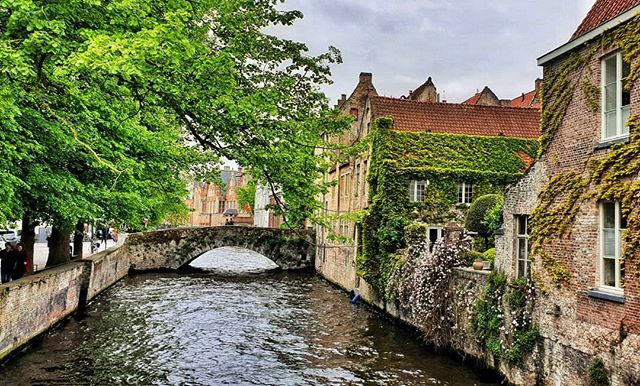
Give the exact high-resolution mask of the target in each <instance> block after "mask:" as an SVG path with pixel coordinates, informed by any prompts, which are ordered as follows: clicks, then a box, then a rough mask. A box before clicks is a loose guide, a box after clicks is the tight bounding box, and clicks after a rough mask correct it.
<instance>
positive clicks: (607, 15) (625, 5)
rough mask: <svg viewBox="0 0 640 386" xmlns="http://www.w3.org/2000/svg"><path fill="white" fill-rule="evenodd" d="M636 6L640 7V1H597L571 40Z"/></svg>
mask: <svg viewBox="0 0 640 386" xmlns="http://www.w3.org/2000/svg"><path fill="white" fill-rule="evenodd" d="M636 5H640V0H597V1H596V3H595V4H594V5H593V7H592V8H591V10H590V11H589V13H588V14H587V16H586V17H585V18H584V20H583V21H582V23H581V24H580V26H579V27H578V29H577V30H576V32H574V34H573V36H571V40H573V39H576V38H579V37H580V36H582V35H584V34H586V33H587V32H590V31H593V30H594V29H596V28H598V27H599V26H601V25H603V24H604V23H606V22H608V21H609V20H612V19H614V18H615V17H616V16H618V15H620V14H622V13H624V12H626V11H628V10H629V9H631V8H632V7H635V6H636Z"/></svg>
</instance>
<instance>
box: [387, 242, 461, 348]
mask: <svg viewBox="0 0 640 386" xmlns="http://www.w3.org/2000/svg"><path fill="white" fill-rule="evenodd" d="M407 233H410V232H407ZM410 234H411V240H410V242H409V240H408V242H407V244H408V248H407V261H406V262H405V264H404V265H402V266H398V267H397V268H396V270H395V271H394V272H393V273H392V275H391V277H390V280H389V286H388V287H387V292H386V293H387V297H388V298H389V299H394V300H395V301H396V304H397V305H398V306H399V307H400V309H401V311H402V312H405V313H407V315H408V316H410V317H411V318H412V319H413V320H414V321H415V322H416V323H418V324H419V325H420V327H421V330H422V331H423V332H424V335H425V339H427V340H428V341H429V342H430V343H432V344H434V345H435V346H436V347H441V346H445V345H447V344H449V342H450V338H451V334H452V332H453V331H454V329H455V324H456V322H455V321H456V318H455V315H454V312H453V300H454V294H453V293H451V290H450V279H451V274H452V272H453V268H454V267H455V266H457V265H460V261H461V260H462V258H463V256H465V255H466V254H467V252H469V250H470V247H471V239H470V238H465V239H463V240H460V241H457V242H454V243H445V241H444V239H440V240H438V241H437V242H436V243H435V244H434V245H433V252H430V245H429V240H428V238H427V235H426V233H424V235H423V236H422V237H420V234H419V233H417V232H411V233H410Z"/></svg>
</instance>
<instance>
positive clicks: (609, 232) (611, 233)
mask: <svg viewBox="0 0 640 386" xmlns="http://www.w3.org/2000/svg"><path fill="white" fill-rule="evenodd" d="M602 247H603V248H602V253H603V256H604V257H615V255H616V231H615V230H614V229H604V230H603V231H602Z"/></svg>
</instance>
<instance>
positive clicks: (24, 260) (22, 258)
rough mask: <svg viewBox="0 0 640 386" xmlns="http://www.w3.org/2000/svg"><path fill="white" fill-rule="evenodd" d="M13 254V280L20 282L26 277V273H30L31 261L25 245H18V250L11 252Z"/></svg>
mask: <svg viewBox="0 0 640 386" xmlns="http://www.w3.org/2000/svg"><path fill="white" fill-rule="evenodd" d="M11 253H12V254H13V273H12V274H11V279H12V280H18V279H20V278H21V277H23V276H24V274H25V273H26V272H29V259H28V256H27V251H25V250H24V244H23V243H18V244H17V245H16V249H14V250H13V251H11Z"/></svg>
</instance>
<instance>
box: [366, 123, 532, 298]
mask: <svg viewBox="0 0 640 386" xmlns="http://www.w3.org/2000/svg"><path fill="white" fill-rule="evenodd" d="M367 140H368V143H370V145H371V149H370V160H371V164H370V170H369V186H370V197H371V204H370V206H369V211H368V213H367V215H366V216H365V218H364V219H363V242H364V248H363V253H362V255H361V256H359V257H358V272H359V273H360V274H361V275H362V276H363V277H364V278H365V279H366V280H367V281H368V282H369V283H371V284H372V285H373V286H374V287H375V288H376V289H377V290H378V292H379V293H380V294H383V293H384V291H385V287H386V285H387V283H388V280H387V278H388V277H389V271H388V269H391V268H393V267H394V264H393V262H394V260H393V259H392V258H390V257H389V256H391V255H393V254H394V253H395V252H396V251H397V250H398V249H402V248H404V247H405V246H406V243H405V240H404V232H405V227H406V226H407V225H408V224H410V223H411V222H412V221H415V222H422V223H425V224H443V223H446V222H448V221H451V220H455V221H457V222H460V223H462V222H464V216H465V212H466V210H467V206H466V205H458V204H457V201H458V190H457V186H456V183H457V182H467V183H472V184H473V186H474V196H476V197H479V196H481V195H484V194H491V193H502V191H503V189H504V187H505V186H506V185H507V184H509V183H513V182H515V181H517V180H518V178H520V177H521V176H522V172H523V171H524V170H525V168H526V166H527V165H526V164H525V162H524V161H523V158H524V155H527V156H535V155H536V154H537V153H538V148H539V143H538V142H537V141H535V140H526V139H518V138H506V137H481V136H470V135H457V134H446V133H431V132H422V133H416V132H400V131H394V130H393V120H392V119H391V118H380V119H378V120H377V121H376V122H375V123H374V126H373V129H372V131H371V133H370V136H369V138H368V139H367ZM413 180H419V181H428V182H429V183H428V186H426V188H425V192H424V193H425V199H424V201H423V202H412V201H411V200H410V198H409V194H408V193H409V184H410V183H411V181H413Z"/></svg>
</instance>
